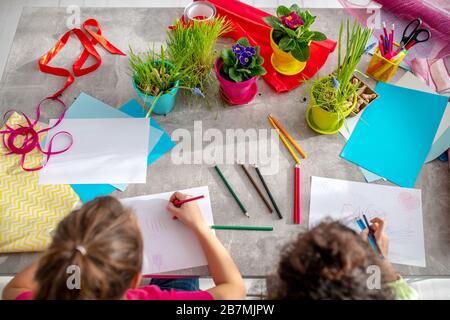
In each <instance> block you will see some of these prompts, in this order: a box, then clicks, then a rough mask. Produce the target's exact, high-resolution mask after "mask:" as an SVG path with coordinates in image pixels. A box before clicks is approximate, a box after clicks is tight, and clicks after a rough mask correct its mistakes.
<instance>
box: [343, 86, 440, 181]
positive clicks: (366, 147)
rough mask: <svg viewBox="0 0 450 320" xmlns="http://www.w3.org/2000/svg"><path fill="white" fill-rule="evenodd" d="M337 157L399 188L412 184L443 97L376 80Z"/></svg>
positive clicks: (428, 141) (431, 140)
mask: <svg viewBox="0 0 450 320" xmlns="http://www.w3.org/2000/svg"><path fill="white" fill-rule="evenodd" d="M375 91H376V92H377V93H378V94H379V96H380V97H379V98H378V99H376V100H375V101H374V102H372V103H371V104H370V105H369V106H368V107H367V108H366V110H365V111H364V113H363V114H362V116H361V117H362V118H363V119H364V121H358V124H357V125H356V127H355V129H354V131H353V133H352V135H351V137H350V139H349V140H348V142H347V144H346V146H345V147H344V150H343V151H342V153H341V156H342V157H343V158H345V159H347V160H348V161H351V162H353V163H355V164H357V165H359V166H361V167H363V168H364V169H366V170H369V171H371V172H373V173H375V174H377V175H380V176H382V177H384V178H386V179H388V180H390V181H392V182H393V183H395V184H398V185H399V186H402V187H410V188H412V187H414V183H415V181H416V179H417V176H418V175H419V172H420V169H421V168H422V165H423V163H424V161H425V158H426V157H427V154H428V151H429V150H430V147H431V144H432V143H433V139H434V136H435V134H436V131H437V128H438V126H439V123H440V121H441V118H442V115H443V113H444V110H445V107H446V105H447V99H448V98H447V97H443V96H439V95H436V94H431V93H426V92H423V91H417V90H412V89H407V88H403V87H398V86H394V85H391V84H387V83H382V82H379V83H378V84H377V86H376V88H375Z"/></svg>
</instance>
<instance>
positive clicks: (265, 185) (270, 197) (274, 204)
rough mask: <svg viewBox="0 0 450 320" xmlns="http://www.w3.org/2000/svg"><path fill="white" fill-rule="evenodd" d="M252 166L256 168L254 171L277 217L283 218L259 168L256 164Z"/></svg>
mask: <svg viewBox="0 0 450 320" xmlns="http://www.w3.org/2000/svg"><path fill="white" fill-rule="evenodd" d="M254 168H255V170H256V173H257V174H258V177H259V179H260V180H261V183H262V185H263V187H264V189H265V190H266V192H267V195H268V196H269V199H270V201H271V202H272V205H273V207H274V208H275V211H276V212H277V214H278V217H279V218H280V219H283V216H282V214H281V212H280V209H279V208H278V206H277V203H276V202H275V199H274V198H273V196H272V193H271V192H270V190H269V187H268V186H267V184H266V181H265V180H264V178H263V176H262V174H261V171H259V168H258V167H257V166H254Z"/></svg>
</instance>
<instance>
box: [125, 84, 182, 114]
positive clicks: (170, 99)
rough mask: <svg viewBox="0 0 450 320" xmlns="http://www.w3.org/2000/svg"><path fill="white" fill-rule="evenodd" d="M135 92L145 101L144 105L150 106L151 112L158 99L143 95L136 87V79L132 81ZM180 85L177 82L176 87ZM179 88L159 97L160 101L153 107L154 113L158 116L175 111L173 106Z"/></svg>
mask: <svg viewBox="0 0 450 320" xmlns="http://www.w3.org/2000/svg"><path fill="white" fill-rule="evenodd" d="M131 82H132V84H133V88H134V90H136V92H137V94H138V96H139V98H141V99H142V101H144V103H145V104H146V105H147V106H148V108H149V110H150V108H151V107H152V104H153V100H154V99H156V97H154V96H149V95H146V94H145V93H143V92H142V91H141V90H140V89H139V88H138V87H137V85H136V82H135V80H134V77H133V78H132V79H131ZM179 85H180V81H177V82H175V85H174V87H178V86H179ZM178 89H179V88H174V89H172V90H170V94H169V93H165V94H163V95H162V96H160V97H159V99H158V101H156V104H155V106H154V107H153V110H152V112H153V113H155V114H158V115H166V114H168V113H169V112H170V111H172V109H173V105H174V104H175V97H176V95H177V92H178Z"/></svg>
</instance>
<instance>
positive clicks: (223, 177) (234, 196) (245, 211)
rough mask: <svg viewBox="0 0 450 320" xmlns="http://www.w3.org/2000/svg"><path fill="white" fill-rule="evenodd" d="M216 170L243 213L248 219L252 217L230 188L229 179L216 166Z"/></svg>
mask: <svg viewBox="0 0 450 320" xmlns="http://www.w3.org/2000/svg"><path fill="white" fill-rule="evenodd" d="M214 169H216V172H217V173H218V174H219V176H220V178H221V179H222V181H223V183H224V184H225V186H226V187H227V189H228V191H230V193H231V195H232V196H233V198H234V200H236V202H237V204H238V206H239V208H241V210H242V213H244V214H245V215H246V216H247V217H249V218H250V216H249V215H248V213H247V209H246V208H245V207H244V204H243V203H242V202H241V200H240V199H239V197H238V196H237V194H236V192H234V190H233V188H232V187H231V186H230V184H229V183H228V181H227V179H226V178H225V176H224V175H223V173H222V171H220V169H219V167H218V166H217V165H216V166H214Z"/></svg>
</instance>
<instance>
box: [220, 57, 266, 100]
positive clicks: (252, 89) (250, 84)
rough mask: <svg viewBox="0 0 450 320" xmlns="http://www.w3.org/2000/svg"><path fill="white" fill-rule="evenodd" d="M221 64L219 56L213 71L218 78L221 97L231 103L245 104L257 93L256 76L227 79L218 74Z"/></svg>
mask: <svg viewBox="0 0 450 320" xmlns="http://www.w3.org/2000/svg"><path fill="white" fill-rule="evenodd" d="M222 64H223V60H222V59H221V58H219V59H217V61H216V63H215V64H214V71H215V72H216V77H217V80H219V84H220V91H221V94H222V98H223V99H224V100H225V101H226V102H228V103H229V104H232V105H239V104H247V103H249V102H250V101H252V100H253V98H254V97H255V96H256V94H257V93H258V85H257V84H256V80H257V78H258V77H253V78H250V79H248V80H246V81H242V82H233V81H230V80H227V79H225V78H224V77H222V75H221V74H220V69H221V68H222Z"/></svg>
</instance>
